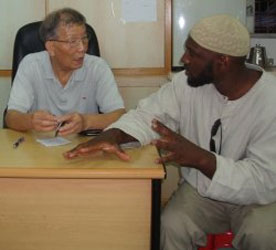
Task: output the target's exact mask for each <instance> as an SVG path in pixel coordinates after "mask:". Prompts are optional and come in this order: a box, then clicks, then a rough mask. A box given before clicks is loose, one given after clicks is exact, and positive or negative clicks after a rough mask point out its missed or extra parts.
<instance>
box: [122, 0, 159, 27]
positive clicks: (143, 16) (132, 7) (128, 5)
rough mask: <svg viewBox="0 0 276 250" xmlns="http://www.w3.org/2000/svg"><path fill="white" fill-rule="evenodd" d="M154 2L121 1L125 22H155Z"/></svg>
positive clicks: (141, 0) (146, 0) (143, 0)
mask: <svg viewBox="0 0 276 250" xmlns="http://www.w3.org/2000/svg"><path fill="white" fill-rule="evenodd" d="M156 12H157V11H156V0H122V19H123V20H124V21H125V22H156V20H157V14H156Z"/></svg>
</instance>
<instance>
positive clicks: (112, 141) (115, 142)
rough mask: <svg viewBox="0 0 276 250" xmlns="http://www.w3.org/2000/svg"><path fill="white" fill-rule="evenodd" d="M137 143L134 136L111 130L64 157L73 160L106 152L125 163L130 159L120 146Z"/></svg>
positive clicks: (65, 154)
mask: <svg viewBox="0 0 276 250" xmlns="http://www.w3.org/2000/svg"><path fill="white" fill-rule="evenodd" d="M130 141H136V139H134V138H133V137H132V136H130V135H127V134H125V133H124V132H122V131H121V130H119V129H110V130H107V131H105V132H103V133H102V134H101V135H99V136H97V137H95V138H93V139H91V140H89V141H87V142H85V143H81V144H79V145H78V146H77V147H75V148H73V149H72V150H70V151H68V152H65V153H64V154H63V156H64V157H65V158H66V159H73V158H76V157H79V156H87V155H91V154H96V153H98V152H106V153H110V154H115V155H116V156H117V157H118V158H119V159H121V160H123V161H129V160H130V157H129V155H128V154H127V153H125V151H124V150H122V149H121V148H120V146H119V144H120V143H125V142H130Z"/></svg>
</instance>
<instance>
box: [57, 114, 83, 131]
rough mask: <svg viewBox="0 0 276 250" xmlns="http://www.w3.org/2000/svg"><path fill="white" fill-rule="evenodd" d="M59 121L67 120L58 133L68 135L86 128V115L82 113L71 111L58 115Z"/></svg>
mask: <svg viewBox="0 0 276 250" xmlns="http://www.w3.org/2000/svg"><path fill="white" fill-rule="evenodd" d="M57 121H58V122H65V125H64V126H62V127H61V128H60V129H59V132H58V134H59V135H61V136H66V135H69V134H77V133H79V132H81V131H82V130H84V129H85V124H84V123H85V121H84V117H83V115H82V114H80V113H71V114H66V115H62V116H59V117H57Z"/></svg>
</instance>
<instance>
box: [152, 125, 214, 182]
mask: <svg viewBox="0 0 276 250" xmlns="http://www.w3.org/2000/svg"><path fill="white" fill-rule="evenodd" d="M152 129H153V130H154V131H156V132H157V133H159V134H160V136H161V138H160V139H157V140H153V141H152V144H153V145H155V146H156V147H157V148H158V149H162V150H164V151H165V155H164V156H161V157H160V158H159V159H157V162H158V163H167V162H175V163H177V164H179V165H182V166H188V167H192V168H197V169H199V170H200V171H201V172H203V173H204V174H205V175H206V176H208V177H210V178H212V176H213V174H214V172H215V169H216V159H215V156H214V155H213V154H212V153H210V152H208V151H206V150H204V149H202V148H200V147H198V146H197V145H195V144H194V143H192V142H190V141H189V140H187V139H186V138H184V137H183V136H181V135H179V134H177V133H175V132H173V131H172V130H171V129H169V128H168V127H166V126H165V125H163V124H162V123H161V122H159V121H157V120H153V121H152Z"/></svg>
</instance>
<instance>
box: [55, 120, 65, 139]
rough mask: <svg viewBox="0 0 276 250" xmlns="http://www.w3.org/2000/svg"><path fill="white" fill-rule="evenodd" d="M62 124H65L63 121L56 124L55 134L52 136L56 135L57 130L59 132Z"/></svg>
mask: <svg viewBox="0 0 276 250" xmlns="http://www.w3.org/2000/svg"><path fill="white" fill-rule="evenodd" d="M64 124H65V122H60V123H59V124H58V125H57V128H56V132H55V136H54V137H57V135H58V132H59V129H60V128H61V127H62V126H63V125H64Z"/></svg>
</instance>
